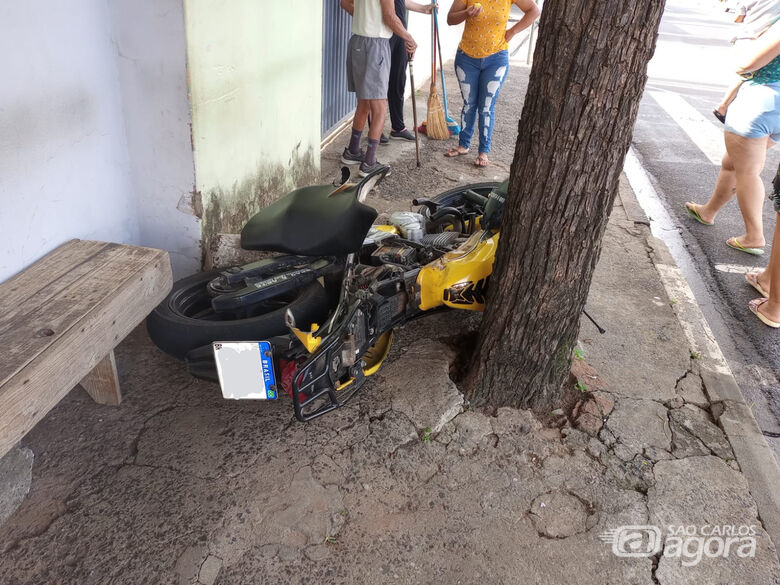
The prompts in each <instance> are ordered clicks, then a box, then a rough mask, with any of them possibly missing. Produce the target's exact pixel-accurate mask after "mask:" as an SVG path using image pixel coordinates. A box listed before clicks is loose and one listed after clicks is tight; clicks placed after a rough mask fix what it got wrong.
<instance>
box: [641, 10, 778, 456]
mask: <svg viewBox="0 0 780 585" xmlns="http://www.w3.org/2000/svg"><path fill="white" fill-rule="evenodd" d="M733 19H734V15H733V13H732V14H730V13H726V12H725V11H724V10H723V4H722V3H720V2H717V1H715V0H668V2H667V8H666V12H665V14H664V17H663V20H662V22H661V28H660V34H659V39H658V45H657V47H656V53H655V56H654V58H653V60H652V61H651V63H650V66H649V69H648V83H647V88H646V90H645V95H644V98H643V100H642V103H641V106H640V111H639V118H638V121H637V124H636V128H635V131H634V144H633V152H634V153H635V154H636V157H637V158H638V159H639V161H640V163H641V165H642V167H644V170H645V171H646V173H647V174H648V175H649V177H650V182H651V184H652V186H653V187H654V189H655V192H656V193H657V194H658V197H659V198H660V200H661V201H662V202H663V207H664V208H665V212H666V213H663V212H659V211H658V210H656V211H655V212H654V211H652V210H649V209H648V208H646V211H647V212H648V215H649V216H651V220H652V221H651V223H652V224H653V229H654V232H655V233H656V235H658V236H659V237H661V238H663V239H664V240H666V241H667V243H669V244H670V247H671V248H672V252H673V254H674V255H675V256H676V258H677V260H678V264H680V265H681V268H682V269H683V272H684V273H685V275H686V278H688V280H689V282H690V283H691V284H692V288H693V290H694V293H695V294H696V297H697V300H699V302H700V304H701V305H702V309H703V311H704V314H705V316H706V317H707V320H708V321H709V323H710V326H711V327H712V329H713V332H714V333H715V336H716V338H717V341H718V343H719V344H720V345H721V348H722V350H723V352H724V354H725V355H726V358H727V359H728V361H729V364H730V366H731V368H732V370H733V371H734V373H735V376H736V378H737V382H738V383H739V385H740V387H741V388H742V390H743V393H744V394H745V396H746V397H747V399H748V401H749V402H751V403H752V404H753V405H754V413H755V415H756V418H757V419H758V421H759V424H760V425H761V427H762V428H763V429H764V431H768V432H770V433H771V432H775V433H776V432H778V431H780V424H779V423H778V420H780V385H779V384H778V382H777V379H778V377H780V331H777V330H773V329H770V328H769V327H766V326H765V325H763V324H762V323H760V322H759V321H758V320H757V319H756V318H755V317H754V316H753V315H752V314H751V313H750V312H749V311H748V308H747V304H748V301H749V300H750V299H752V298H756V297H757V296H758V294H757V293H756V292H755V291H754V290H753V289H752V288H751V287H749V286H748V285H747V284H746V283H745V280H744V276H743V274H744V273H745V272H746V271H747V270H751V269H755V268H759V267H763V266H764V265H765V264H766V262H767V261H768V259H769V251H770V246H769V245H767V247H766V253H765V255H764V256H763V257H755V256H751V255H748V254H745V253H743V252H738V251H736V250H732V249H731V248H729V247H727V246H726V244H725V242H726V240H727V239H728V238H729V237H730V236H736V235H740V234H742V233H744V224H743V222H742V218H741V215H740V213H739V209H738V207H737V205H736V201H733V202H732V203H730V204H729V205H728V206H727V207H726V208H724V209H723V210H722V211H721V213H720V215H719V216H718V217H717V220H716V225H714V226H711V227H708V226H704V225H701V224H699V223H697V222H695V221H693V220H691V219H690V218H688V216H687V215H686V213H685V208H684V206H683V204H684V202H685V201H687V200H693V201H697V202H701V203H703V202H705V201H706V200H707V199H708V197H709V195H710V193H711V190H712V188H713V186H714V184H715V179H716V177H717V174H718V170H719V164H720V157H721V155H722V153H723V151H724V146H723V132H722V130H723V126H722V125H721V124H720V123H719V122H718V121H717V120H716V119H715V118H714V117H713V116H712V113H711V111H712V108H713V106H714V104H715V103H717V102H718V101H719V99H720V97H721V95H722V94H723V92H724V90H725V89H726V85H727V83H728V80H729V76H728V69H729V63H730V62H731V57H730V54H731V53H730V52H731V50H732V49H731V47H730V46H729V43H728V39H729V38H730V37H731V36H732V35H733V34H734V31H735V30H736V27H737V26H738V25H736V24H733ZM778 162H780V147H775V148H774V149H773V150H770V151H769V153H768V157H767V163H766V166H765V168H764V173H763V178H764V179H765V184H766V185H767V189H768V192H769V189H771V180H772V178H773V176H774V173H775V171H776V170H777V168H778ZM667 214H668V216H667ZM661 216H666V218H665V220H664V218H663V217H661ZM775 216H776V214H775V213H774V211H773V209H772V205H771V202H770V201H768V200H767V201H766V203H765V206H764V230H765V235H766V238H767V241H768V242H771V239H772V233H773V230H774V224H775ZM770 442H772V443H773V446H774V448H775V452H776V453H780V440H779V439H770Z"/></svg>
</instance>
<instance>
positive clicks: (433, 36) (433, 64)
mask: <svg viewBox="0 0 780 585" xmlns="http://www.w3.org/2000/svg"><path fill="white" fill-rule="evenodd" d="M431 4H432V5H435V4H436V2H435V1H434V2H431ZM431 54H432V55H433V59H431V85H432V86H433V87H435V86H436V16H435V15H434V14H433V10H431Z"/></svg>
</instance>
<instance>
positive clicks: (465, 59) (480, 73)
mask: <svg viewBox="0 0 780 585" xmlns="http://www.w3.org/2000/svg"><path fill="white" fill-rule="evenodd" d="M508 71H509V53H508V52H507V51H499V52H498V53H494V54H493V55H490V56H489V57H485V58H484V59H472V58H471V57H469V56H468V55H466V53H464V52H463V51H461V50H460V49H458V52H457V53H456V55H455V74H456V75H457V77H458V83H459V84H460V95H461V96H463V112H462V113H461V124H460V125H461V131H460V140H459V144H460V146H461V147H463V148H469V146H470V145H471V137H472V136H473V135H474V127H475V126H476V123H477V114H479V152H482V153H488V152H490V140H491V139H492V137H493V123H494V122H495V111H496V99H498V94H499V92H500V91H501V86H502V85H503V84H504V80H505V79H506V74H507V72H508Z"/></svg>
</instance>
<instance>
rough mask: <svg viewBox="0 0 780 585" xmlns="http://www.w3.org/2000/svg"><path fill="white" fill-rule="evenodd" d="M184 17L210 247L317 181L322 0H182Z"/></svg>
mask: <svg viewBox="0 0 780 585" xmlns="http://www.w3.org/2000/svg"><path fill="white" fill-rule="evenodd" d="M334 1H335V0H334ZM185 16H186V27H187V56H188V66H189V73H190V92H191V102H192V129H193V144H194V147H195V177H196V185H197V189H198V190H199V191H200V192H201V194H202V199H203V208H204V215H203V220H204V221H203V236H204V239H205V240H206V241H205V244H206V245H208V243H209V242H210V241H211V240H212V238H213V236H214V235H215V234H217V233H220V232H228V233H236V232H237V231H238V230H239V229H240V228H241V226H242V225H243V223H244V222H245V221H246V219H247V218H248V217H249V216H251V215H252V214H253V213H254V212H255V211H257V210H258V209H260V208H261V207H263V206H265V205H267V204H268V203H270V202H271V201H273V200H275V199H276V198H277V197H279V196H280V195H282V194H284V193H285V192H287V191H288V190H290V189H292V188H294V187H295V186H296V185H300V184H306V183H310V182H312V181H314V180H318V178H319V143H320V132H319V131H320V127H319V123H320V101H321V88H320V84H321V68H322V62H321V59H322V4H321V0H287V1H285V2H258V1H257V0H231V1H230V2H225V1H222V0H185Z"/></svg>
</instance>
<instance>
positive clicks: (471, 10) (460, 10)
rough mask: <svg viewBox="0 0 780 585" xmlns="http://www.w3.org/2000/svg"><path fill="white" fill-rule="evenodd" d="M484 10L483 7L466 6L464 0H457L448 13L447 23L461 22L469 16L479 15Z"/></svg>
mask: <svg viewBox="0 0 780 585" xmlns="http://www.w3.org/2000/svg"><path fill="white" fill-rule="evenodd" d="M481 12H482V7H481V6H480V7H479V8H476V7H475V6H473V5H472V6H468V7H467V6H466V2H464V0H455V1H454V2H453V3H452V6H451V7H450V11H449V12H448V13H447V24H449V25H451V26H453V25H456V24H460V23H461V22H463V21H464V20H466V19H467V18H473V17H475V16H478V15H479V14H480V13H481Z"/></svg>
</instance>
